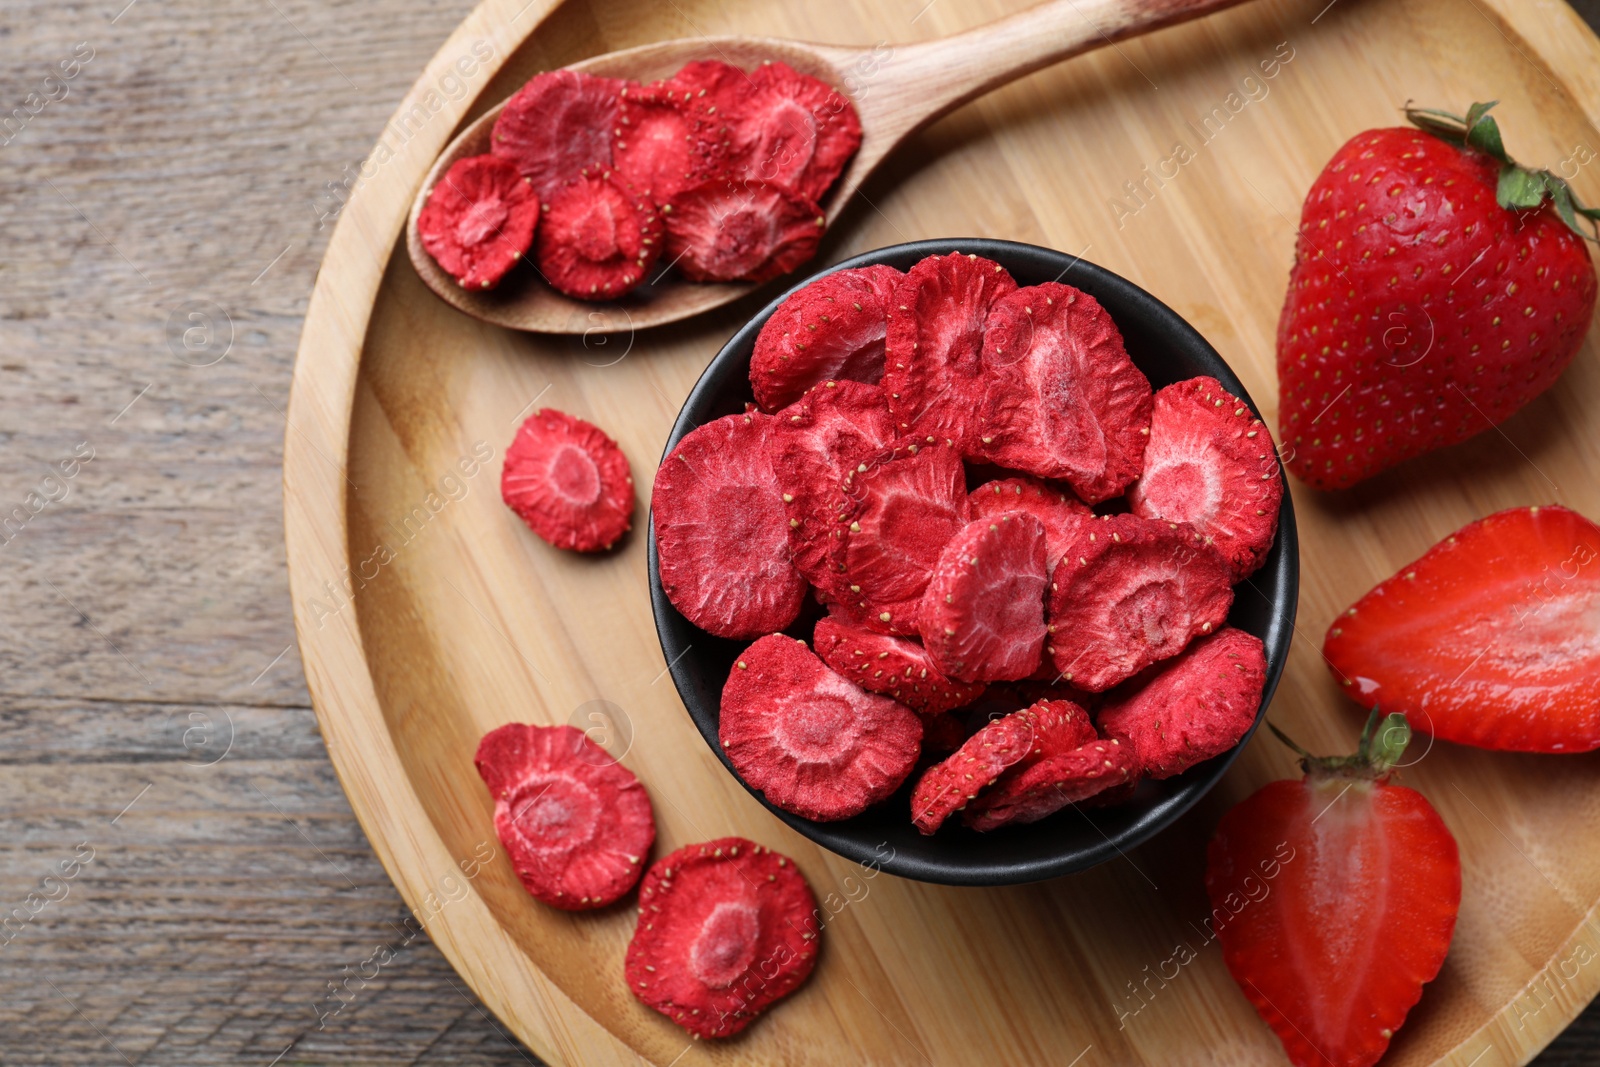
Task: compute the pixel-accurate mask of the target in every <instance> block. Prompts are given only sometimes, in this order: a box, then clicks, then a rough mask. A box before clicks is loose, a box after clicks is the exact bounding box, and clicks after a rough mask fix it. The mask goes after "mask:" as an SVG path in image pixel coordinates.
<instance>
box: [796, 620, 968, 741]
mask: <svg viewBox="0 0 1600 1067" xmlns="http://www.w3.org/2000/svg"><path fill="white" fill-rule="evenodd" d="M811 640H812V644H813V645H815V646H816V649H817V655H819V656H821V657H822V660H823V662H824V663H826V664H827V665H828V666H830V667H832V668H833V669H834V670H836V671H838V672H839V673H840V674H842V675H844V676H845V677H846V678H848V679H850V680H851V681H852V682H855V683H856V684H857V685H859V686H860V687H861V688H863V689H867V690H871V691H872V692H874V693H882V694H883V695H884V696H888V697H893V698H894V699H895V700H898V701H899V702H900V703H902V704H904V705H905V706H906V707H908V708H910V709H911V710H912V711H915V712H917V713H918V714H920V715H922V716H924V717H925V718H928V717H933V716H937V715H939V714H940V713H941V712H946V711H949V710H950V709H951V708H959V707H963V706H964V705H967V704H970V703H972V702H973V701H974V700H976V699H977V698H978V697H979V696H980V695H981V694H982V693H983V689H984V686H983V683H982V682H977V683H973V682H958V681H955V680H953V679H951V678H949V677H947V676H946V675H945V673H944V672H943V671H941V670H940V669H939V668H938V667H937V666H936V665H935V664H934V662H933V660H932V659H931V658H930V657H929V656H928V652H927V650H926V649H924V648H923V647H922V646H921V645H919V644H917V643H916V642H915V641H907V640H906V639H904V638H900V637H890V636H889V635H888V634H880V633H874V632H873V631H871V630H868V629H866V628H865V627H862V626H857V625H854V624H853V623H851V622H848V621H846V620H843V619H840V618H839V617H837V616H834V615H829V616H827V617H826V618H823V619H819V620H817V628H816V632H815V633H814V634H813V635H812V639H811Z"/></svg>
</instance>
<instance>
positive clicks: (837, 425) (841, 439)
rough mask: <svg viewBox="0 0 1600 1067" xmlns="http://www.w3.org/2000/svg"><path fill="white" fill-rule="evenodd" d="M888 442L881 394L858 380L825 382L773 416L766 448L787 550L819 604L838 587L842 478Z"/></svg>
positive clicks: (831, 596) (829, 596) (830, 596)
mask: <svg viewBox="0 0 1600 1067" xmlns="http://www.w3.org/2000/svg"><path fill="white" fill-rule="evenodd" d="M889 439H890V433H889V409H888V407H886V406H885V405H884V402H883V390H882V389H879V388H878V387H877V386H875V385H863V384H861V383H860V382H825V383H823V385H822V386H821V387H819V388H817V389H814V390H812V391H811V392H810V393H808V394H807V395H806V396H805V397H804V398H803V399H801V400H799V401H796V402H795V403H793V404H791V405H789V406H788V407H786V408H784V409H783V410H782V411H781V412H779V413H778V414H777V415H776V416H774V417H773V423H772V437H771V440H770V443H769V445H768V450H769V451H770V452H771V454H772V472H773V474H774V476H775V477H776V478H777V482H778V490H779V491H780V492H781V493H782V495H783V505H784V510H785V512H786V513H787V514H788V516H789V551H790V552H791V553H792V554H793V556H794V565H795V568H796V569H797V570H799V572H800V573H801V574H803V575H804V576H805V577H806V580H807V581H809V582H811V584H812V585H814V586H816V587H817V589H818V591H819V594H820V595H821V596H823V597H825V598H827V599H832V600H837V599H838V597H839V594H838V593H837V592H835V590H837V589H839V588H841V587H840V583H839V581H838V573H837V567H836V566H835V565H834V563H833V557H832V542H833V536H834V526H835V524H836V520H837V518H838V516H837V511H838V509H839V506H840V505H839V494H840V492H841V491H842V490H843V486H844V481H845V476H846V475H847V474H848V473H849V472H850V471H852V470H854V469H855V468H856V465H857V464H859V463H860V462H861V461H862V460H865V459H868V458H870V457H872V456H874V455H876V454H877V453H878V452H880V451H882V450H883V448H884V447H885V446H886V445H887V444H888V443H889Z"/></svg>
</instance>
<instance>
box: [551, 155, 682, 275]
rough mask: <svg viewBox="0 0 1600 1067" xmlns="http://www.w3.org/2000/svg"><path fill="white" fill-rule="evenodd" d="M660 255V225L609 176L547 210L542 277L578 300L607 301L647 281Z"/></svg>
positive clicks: (579, 184)
mask: <svg viewBox="0 0 1600 1067" xmlns="http://www.w3.org/2000/svg"><path fill="white" fill-rule="evenodd" d="M660 254H661V220H660V217H659V216H658V215H657V214H656V212H655V209H654V208H653V207H652V206H651V205H650V204H649V203H648V202H647V201H645V200H642V199H640V198H639V197H636V196H634V195H633V194H631V193H629V192H628V191H627V190H625V189H624V188H623V187H622V186H621V185H619V184H618V183H617V182H615V181H613V180H611V178H610V177H609V176H607V175H595V176H592V177H587V178H580V179H578V180H577V181H575V182H573V183H572V184H571V185H569V186H567V187H566V188H565V189H562V190H561V191H560V192H558V193H556V194H555V196H554V197H553V198H552V199H551V201H550V203H549V204H547V205H546V209H545V217H544V225H543V226H542V227H541V228H540V230H539V242H538V247H537V250H536V255H537V258H538V264H539V272H540V273H541V274H543V275H544V277H545V280H546V281H548V282H549V283H550V284H551V286H552V287H554V288H555V289H557V290H559V291H560V292H563V293H565V294H567V295H568V296H572V297H577V298H578V299H579V300H609V299H611V298H612V297H617V296H621V295H622V294H623V293H626V292H627V291H628V290H629V289H632V288H633V287H634V286H636V285H638V284H639V283H640V282H642V281H644V280H645V274H646V272H647V271H649V269H650V267H651V265H652V264H653V263H655V261H656V257H658V256H659V255H660Z"/></svg>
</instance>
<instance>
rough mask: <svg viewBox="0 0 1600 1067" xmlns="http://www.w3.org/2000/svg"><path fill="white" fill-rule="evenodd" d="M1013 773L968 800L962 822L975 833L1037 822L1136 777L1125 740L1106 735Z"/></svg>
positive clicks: (1133, 759) (1136, 768)
mask: <svg viewBox="0 0 1600 1067" xmlns="http://www.w3.org/2000/svg"><path fill="white" fill-rule="evenodd" d="M1012 772H1014V773H1012ZM1012 772H1007V773H1006V774H1005V775H1002V776H1001V778H1000V780H999V781H998V782H996V783H995V784H994V786H993V788H991V789H989V790H988V791H986V792H984V793H983V794H981V795H980V796H979V797H978V799H977V800H975V801H973V803H971V804H970V805H968V806H967V810H966V811H965V812H963V813H962V816H961V819H962V821H963V822H965V823H966V824H967V825H968V826H970V827H972V828H973V829H974V830H978V831H980V832H987V831H989V830H998V829H1000V827H1002V826H1010V825H1012V824H1013V823H1015V824H1017V825H1022V824H1024V823H1031V822H1038V821H1039V820H1040V819H1044V818H1048V817H1049V816H1051V815H1054V814H1055V813H1056V812H1058V811H1060V810H1061V809H1062V808H1064V807H1066V806H1067V805H1069V804H1077V803H1080V802H1082V801H1085V800H1088V799H1089V798H1091V797H1094V796H1098V795H1099V794H1102V793H1105V792H1106V791H1108V790H1111V789H1117V788H1119V787H1122V786H1125V785H1127V784H1128V783H1129V782H1131V781H1133V780H1134V778H1136V777H1137V776H1138V774H1139V762H1138V759H1137V758H1136V757H1135V756H1134V755H1133V752H1132V751H1131V750H1130V749H1129V748H1128V746H1127V745H1124V744H1122V743H1121V742H1120V741H1118V740H1117V739H1116V738H1111V739H1109V740H1105V741H1099V740H1095V741H1088V742H1086V743H1084V744H1083V745H1081V746H1079V747H1078V748H1074V749H1071V750H1069V751H1067V752H1061V753H1057V754H1055V755H1051V756H1046V757H1045V758H1043V759H1040V760H1037V761H1035V762H1030V763H1027V764H1023V765H1019V766H1018V767H1015V768H1013V769H1012Z"/></svg>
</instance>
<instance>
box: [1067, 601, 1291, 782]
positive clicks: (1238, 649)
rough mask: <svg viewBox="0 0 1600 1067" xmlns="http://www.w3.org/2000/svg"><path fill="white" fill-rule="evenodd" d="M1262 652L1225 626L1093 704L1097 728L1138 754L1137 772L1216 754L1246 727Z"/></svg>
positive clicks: (1261, 671) (1258, 686) (1257, 692)
mask: <svg viewBox="0 0 1600 1067" xmlns="http://www.w3.org/2000/svg"><path fill="white" fill-rule="evenodd" d="M1266 682H1267V658H1266V653H1265V652H1264V651H1263V649H1262V645H1261V641H1260V640H1259V639H1258V638H1256V637H1254V636H1253V635H1251V634H1247V633H1245V632H1244V631H1243V630H1235V629H1234V628H1233V627H1231V626H1229V627H1224V628H1223V629H1222V630H1219V631H1218V632H1217V633H1215V634H1213V635H1212V636H1210V637H1206V638H1203V639H1201V640H1199V641H1196V642H1194V643H1193V644H1192V645H1190V646H1189V647H1188V648H1187V649H1185V650H1184V651H1183V652H1182V653H1180V654H1179V655H1177V656H1174V657H1173V658H1172V659H1170V660H1168V661H1167V662H1166V663H1164V664H1162V665H1161V667H1160V668H1159V669H1158V670H1157V672H1156V673H1155V674H1154V675H1153V676H1152V677H1150V678H1148V679H1145V680H1143V681H1141V682H1140V683H1139V685H1138V688H1137V689H1135V690H1133V692H1131V693H1128V694H1126V695H1116V696H1113V697H1112V698H1111V699H1110V700H1108V701H1107V702H1106V704H1105V705H1104V706H1102V707H1101V709H1100V714H1099V722H1100V729H1101V731H1102V732H1103V733H1105V735H1106V736H1107V737H1115V738H1118V739H1119V740H1121V741H1122V743H1123V744H1124V745H1126V746H1128V748H1130V749H1131V750H1132V751H1133V753H1134V755H1135V756H1137V757H1138V760H1139V767H1140V772H1139V773H1141V774H1143V775H1145V776H1147V777H1150V778H1171V777H1172V776H1173V775H1175V774H1182V773H1183V772H1184V771H1186V770H1188V769H1189V768H1190V767H1193V766H1194V765H1195V764H1197V763H1203V762H1204V761H1206V760H1208V759H1210V758H1211V757H1213V756H1220V755H1222V753H1224V752H1226V751H1228V750H1229V749H1230V748H1232V747H1233V746H1234V745H1237V744H1238V743H1239V739H1240V738H1241V737H1243V736H1244V735H1245V733H1246V732H1248V731H1249V729H1250V727H1251V726H1252V725H1253V724H1254V723H1255V721H1256V712H1257V711H1259V710H1260V708H1261V690H1262V689H1263V688H1264V687H1265V685H1266Z"/></svg>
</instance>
